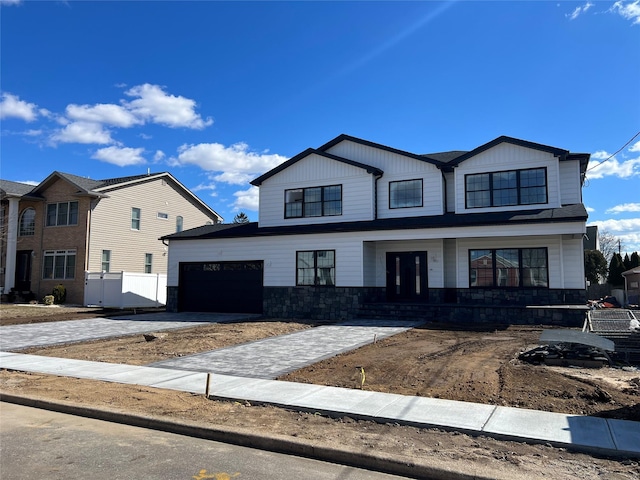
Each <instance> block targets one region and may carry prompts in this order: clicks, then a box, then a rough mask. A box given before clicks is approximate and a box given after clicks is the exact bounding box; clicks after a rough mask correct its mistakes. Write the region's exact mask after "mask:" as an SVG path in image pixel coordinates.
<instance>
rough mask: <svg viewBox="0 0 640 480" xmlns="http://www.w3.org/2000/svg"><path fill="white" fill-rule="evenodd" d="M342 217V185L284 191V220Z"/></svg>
mask: <svg viewBox="0 0 640 480" xmlns="http://www.w3.org/2000/svg"><path fill="white" fill-rule="evenodd" d="M334 215H342V185H328V186H326V187H310V188H294V189H291V190H285V191H284V218H301V217H328V216H334Z"/></svg>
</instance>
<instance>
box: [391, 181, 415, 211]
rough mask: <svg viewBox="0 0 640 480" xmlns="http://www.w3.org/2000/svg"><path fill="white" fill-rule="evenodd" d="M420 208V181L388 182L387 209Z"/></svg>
mask: <svg viewBox="0 0 640 480" xmlns="http://www.w3.org/2000/svg"><path fill="white" fill-rule="evenodd" d="M421 206H422V179H421V178H420V179H417V180H403V181H400V182H389V208H408V207H421Z"/></svg>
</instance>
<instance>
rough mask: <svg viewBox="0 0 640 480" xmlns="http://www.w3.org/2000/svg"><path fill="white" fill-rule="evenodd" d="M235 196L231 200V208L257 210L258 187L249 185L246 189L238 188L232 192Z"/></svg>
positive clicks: (235, 209)
mask: <svg viewBox="0 0 640 480" xmlns="http://www.w3.org/2000/svg"><path fill="white" fill-rule="evenodd" d="M233 196H234V197H236V200H235V202H233V210H234V211H238V210H251V211H257V210H258V187H251V188H249V189H248V190H239V191H237V192H235V193H234V194H233Z"/></svg>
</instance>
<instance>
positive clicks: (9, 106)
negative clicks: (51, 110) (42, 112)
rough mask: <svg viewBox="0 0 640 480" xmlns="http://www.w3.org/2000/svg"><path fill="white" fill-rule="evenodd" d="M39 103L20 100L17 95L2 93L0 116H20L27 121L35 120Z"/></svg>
mask: <svg viewBox="0 0 640 480" xmlns="http://www.w3.org/2000/svg"><path fill="white" fill-rule="evenodd" d="M37 109H38V107H37V105H36V104H34V103H29V102H25V101H24V100H20V97H18V96H17V95H12V94H10V93H3V94H2V101H0V118H10V117H13V118H20V119H22V120H24V121H25V122H33V121H34V120H35V119H36V117H37V116H38V112H37Z"/></svg>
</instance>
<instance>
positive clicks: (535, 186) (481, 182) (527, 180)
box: [465, 168, 547, 208]
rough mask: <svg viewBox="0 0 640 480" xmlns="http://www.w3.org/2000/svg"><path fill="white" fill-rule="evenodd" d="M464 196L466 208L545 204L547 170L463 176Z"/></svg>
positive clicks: (533, 169) (534, 169) (538, 169)
mask: <svg viewBox="0 0 640 480" xmlns="http://www.w3.org/2000/svg"><path fill="white" fill-rule="evenodd" d="M465 195H466V196H465V202H466V208H482V207H504V206H509V205H535V204H539V203H547V169H546V168H532V169H528V170H510V171H505V172H492V173H477V174H473V175H466V176H465Z"/></svg>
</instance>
